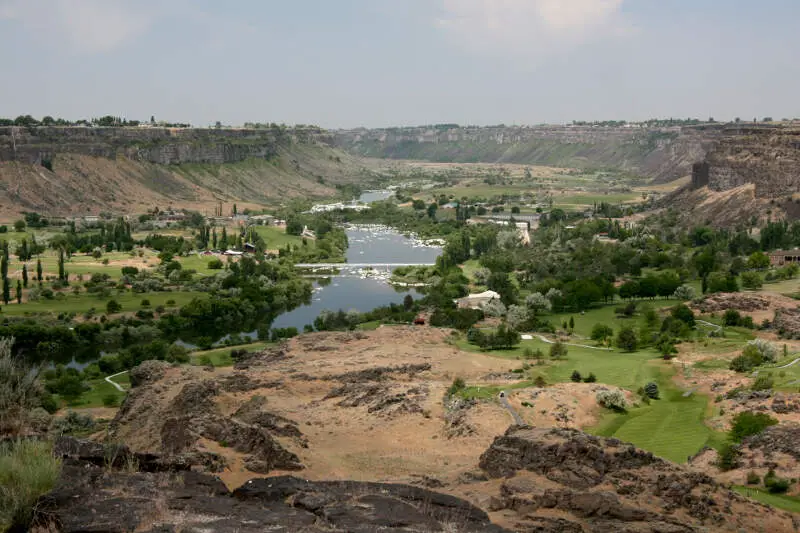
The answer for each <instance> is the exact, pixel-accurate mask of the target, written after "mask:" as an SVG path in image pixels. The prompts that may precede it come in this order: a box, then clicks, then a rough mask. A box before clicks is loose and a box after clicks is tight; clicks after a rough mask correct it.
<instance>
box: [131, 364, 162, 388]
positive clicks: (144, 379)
mask: <svg viewBox="0 0 800 533" xmlns="http://www.w3.org/2000/svg"><path fill="white" fill-rule="evenodd" d="M169 367H170V364H169V363H167V362H165V361H156V360H152V361H145V362H144V363H142V364H141V365H139V366H137V367H134V368H132V369H131V371H130V378H131V387H138V386H139V385H143V384H145V383H148V382H151V381H158V380H159V379H161V378H162V377H163V376H164V373H165V372H166V371H167V369H168V368H169Z"/></svg>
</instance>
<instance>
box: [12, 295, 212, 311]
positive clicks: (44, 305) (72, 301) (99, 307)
mask: <svg viewBox="0 0 800 533" xmlns="http://www.w3.org/2000/svg"><path fill="white" fill-rule="evenodd" d="M63 294H64V295H65V296H66V297H65V298H64V299H63V300H60V299H54V300H44V299H42V300H37V301H35V302H23V303H21V304H18V303H16V302H10V303H9V304H8V305H4V306H3V309H2V312H3V314H4V315H8V316H24V315H25V314H39V313H55V314H59V313H85V312H87V311H89V310H90V309H92V308H94V309H95V311H96V312H97V314H104V313H105V312H106V305H107V304H108V302H109V301H110V300H116V301H117V302H119V303H120V304H121V305H122V311H121V313H133V312H136V311H138V310H139V309H155V308H156V307H158V306H159V305H163V306H167V302H168V301H170V300H174V301H175V304H174V306H173V305H172V304H170V306H167V307H180V306H182V305H185V304H187V303H189V302H190V301H191V300H192V299H193V298H207V297H208V294H206V293H203V292H188V291H185V292H184V291H180V292H179V291H175V292H147V293H142V294H139V293H132V292H130V291H128V292H125V293H123V294H113V295H112V296H110V297H109V298H98V297H97V296H95V295H93V294H88V293H85V292H84V293H80V294H79V295H77V296H76V295H74V294H72V293H71V292H69V289H67V290H66V291H65V292H64V293H63ZM142 300H148V301H149V302H150V307H147V308H143V307H142Z"/></svg>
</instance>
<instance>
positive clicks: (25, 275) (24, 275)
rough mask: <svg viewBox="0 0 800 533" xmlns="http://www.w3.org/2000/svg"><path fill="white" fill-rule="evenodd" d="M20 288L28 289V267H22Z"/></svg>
mask: <svg viewBox="0 0 800 533" xmlns="http://www.w3.org/2000/svg"><path fill="white" fill-rule="evenodd" d="M22 286H23V287H25V288H26V289H27V288H28V265H22Z"/></svg>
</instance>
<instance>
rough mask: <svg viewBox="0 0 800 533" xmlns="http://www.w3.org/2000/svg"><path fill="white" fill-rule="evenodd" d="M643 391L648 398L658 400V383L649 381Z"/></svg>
mask: <svg viewBox="0 0 800 533" xmlns="http://www.w3.org/2000/svg"><path fill="white" fill-rule="evenodd" d="M644 393H645V395H646V396H647V397H648V398H650V399H652V400H658V384H656V383H655V382H653V381H651V382H650V383H648V384H647V385H645V386H644Z"/></svg>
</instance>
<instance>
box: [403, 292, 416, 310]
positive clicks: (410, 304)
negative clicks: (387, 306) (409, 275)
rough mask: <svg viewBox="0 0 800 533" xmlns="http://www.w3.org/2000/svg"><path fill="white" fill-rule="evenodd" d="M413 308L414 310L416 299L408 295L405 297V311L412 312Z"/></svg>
mask: <svg viewBox="0 0 800 533" xmlns="http://www.w3.org/2000/svg"><path fill="white" fill-rule="evenodd" d="M413 308H414V297H413V296H411V295H410V294H406V295H405V297H403V309H405V310H406V311H411V309H413Z"/></svg>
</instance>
